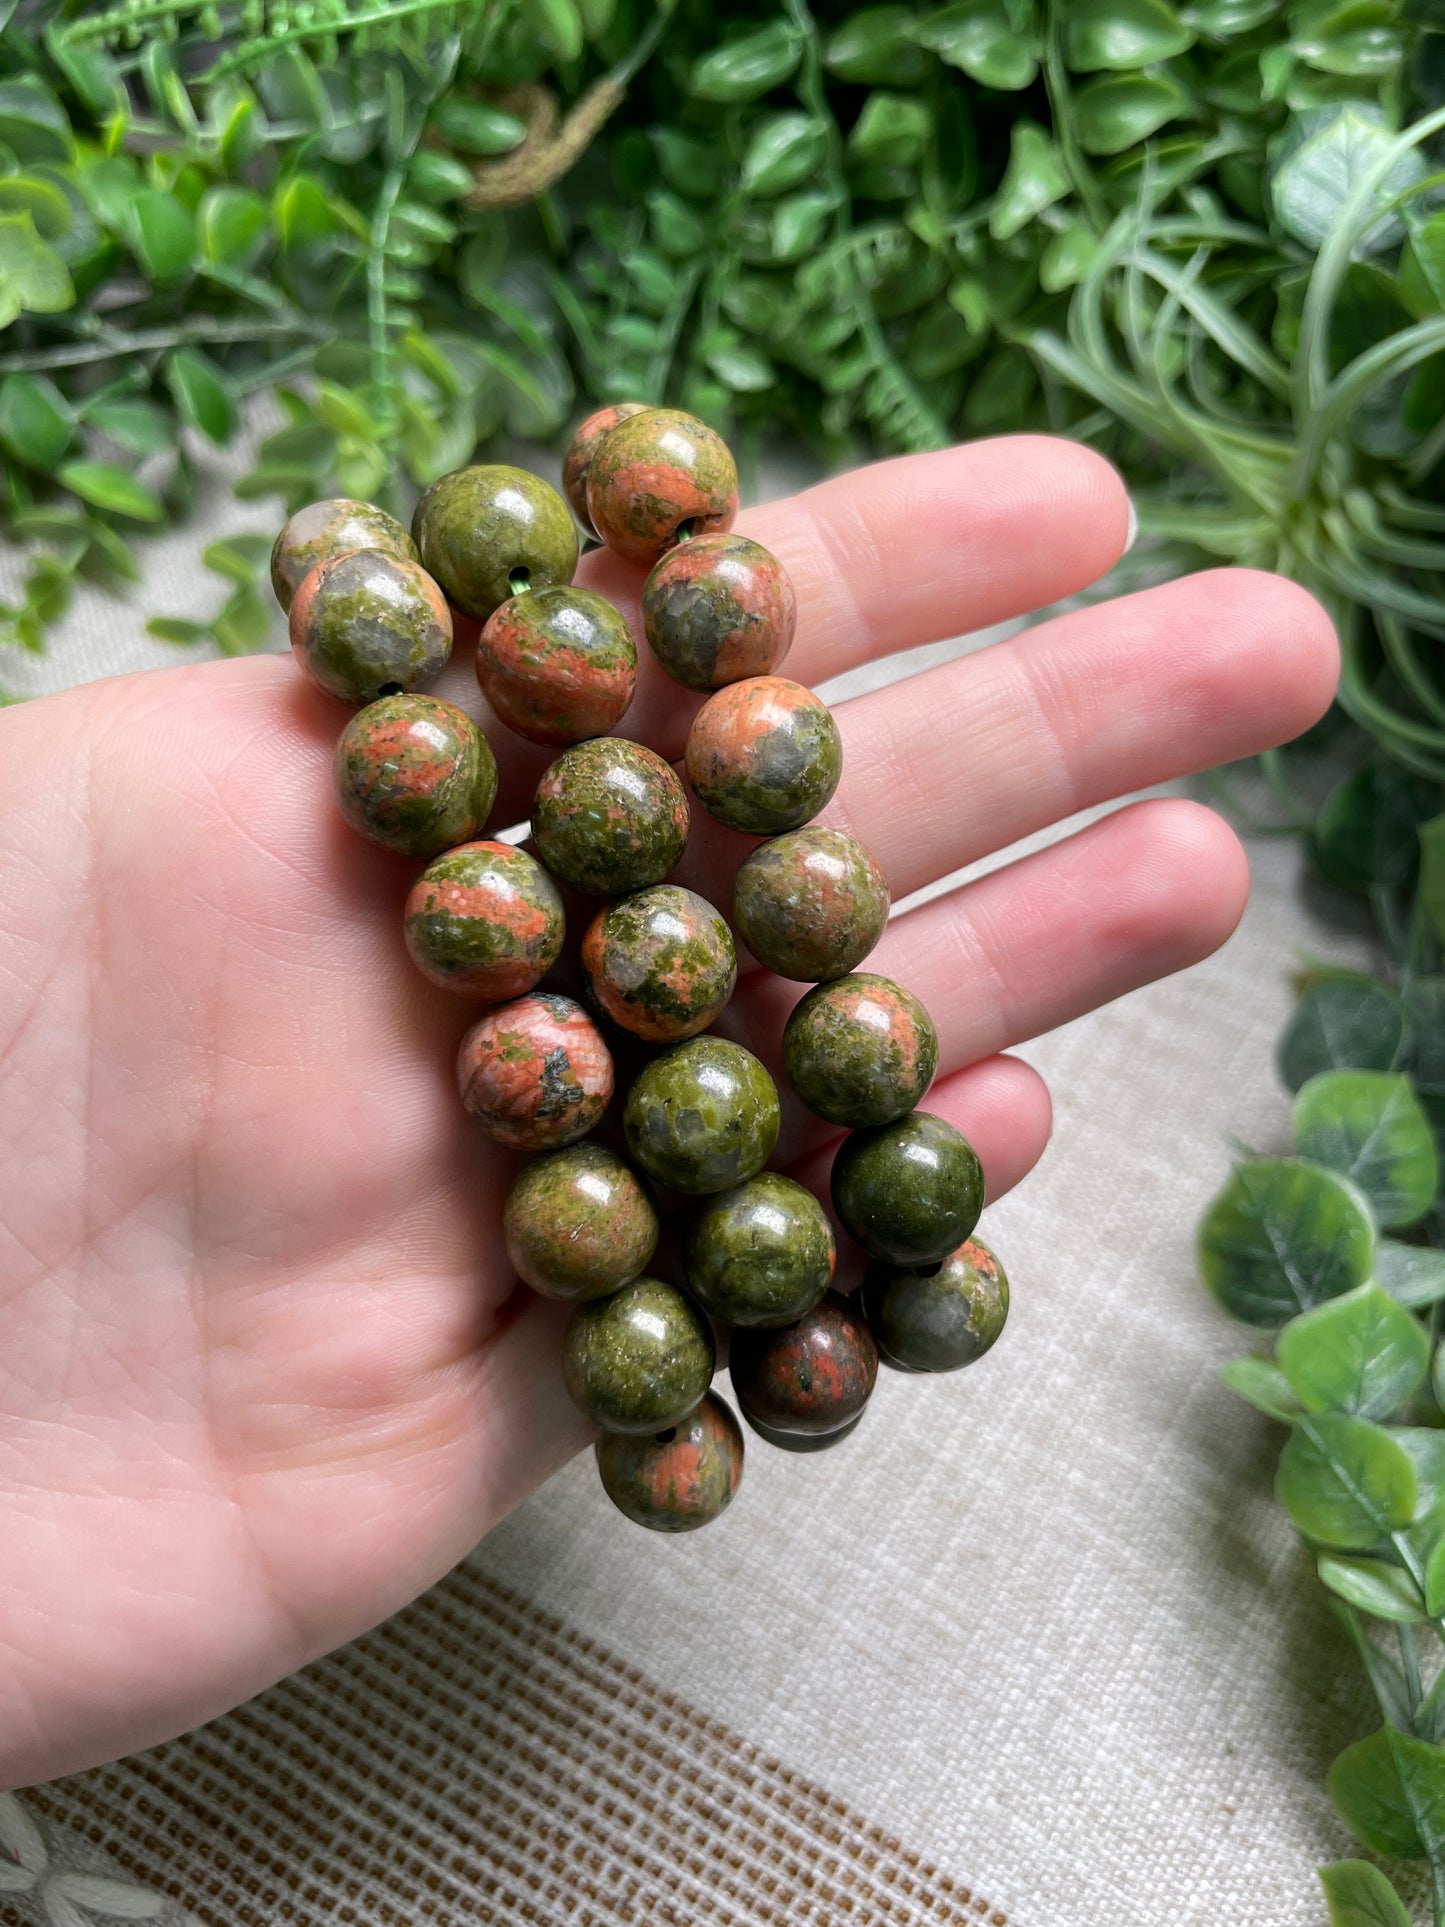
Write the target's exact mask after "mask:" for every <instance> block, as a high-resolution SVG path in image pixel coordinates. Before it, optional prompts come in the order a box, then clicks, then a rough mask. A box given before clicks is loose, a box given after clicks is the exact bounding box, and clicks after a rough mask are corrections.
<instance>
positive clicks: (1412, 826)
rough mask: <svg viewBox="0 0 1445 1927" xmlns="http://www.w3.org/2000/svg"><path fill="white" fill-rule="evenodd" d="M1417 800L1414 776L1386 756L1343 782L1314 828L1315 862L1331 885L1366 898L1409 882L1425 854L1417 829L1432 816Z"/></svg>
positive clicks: (1326, 803)
mask: <svg viewBox="0 0 1445 1927" xmlns="http://www.w3.org/2000/svg"><path fill="white" fill-rule="evenodd" d="M1417 802H1418V799H1417V794H1416V789H1415V787H1414V786H1413V785H1412V783H1411V780H1410V778H1409V777H1408V776H1406V774H1405V772H1404V771H1403V770H1401V769H1400V768H1399V767H1398V765H1395V764H1392V763H1390V762H1388V761H1387V760H1385V759H1384V758H1383V757H1378V758H1376V759H1375V760H1374V761H1373V762H1370V763H1367V764H1366V765H1365V767H1364V768H1363V769H1359V770H1356V771H1354V772H1353V774H1351V775H1349V776H1346V777H1344V778H1343V779H1342V780H1341V781H1340V782H1338V783H1337V784H1336V785H1335V787H1334V788H1333V789H1332V790H1331V791H1330V793H1329V795H1328V796H1327V797H1326V798H1325V800H1324V802H1323V803H1322V804H1321V806H1320V812H1319V815H1318V816H1317V817H1316V818H1315V828H1314V854H1315V859H1316V861H1317V862H1318V864H1319V867H1320V869H1321V870H1322V871H1323V872H1324V874H1325V876H1326V877H1327V878H1328V879H1329V881H1330V882H1331V883H1334V884H1337V885H1338V886H1339V888H1340V889H1342V890H1355V891H1358V892H1360V893H1361V894H1364V893H1366V892H1368V891H1370V890H1372V889H1374V888H1375V886H1376V885H1377V884H1386V885H1407V884H1409V883H1410V881H1411V880H1412V879H1413V877H1414V874H1415V867H1416V864H1417V863H1418V862H1419V855H1420V846H1419V841H1418V839H1417V836H1416V829H1417V826H1418V825H1419V823H1420V822H1421V820H1422V819H1423V817H1424V816H1425V815H1426V814H1429V813H1430V812H1428V811H1426V810H1423V809H1420V808H1418V807H1417Z"/></svg>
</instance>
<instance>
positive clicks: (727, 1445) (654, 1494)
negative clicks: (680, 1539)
mask: <svg viewBox="0 0 1445 1927" xmlns="http://www.w3.org/2000/svg"><path fill="white" fill-rule="evenodd" d="M596 1452H597V1470H598V1472H599V1473H600V1474H601V1478H602V1489H603V1491H604V1492H605V1493H606V1494H607V1496H608V1498H609V1499H611V1501H612V1503H613V1504H614V1505H615V1506H616V1507H617V1509H618V1511H619V1512H625V1513H626V1515H627V1517H628V1518H629V1519H631V1520H632V1521H633V1523H634V1524H635V1525H639V1526H646V1527H647V1528H648V1530H649V1531H651V1532H691V1531H693V1530H694V1528H695V1527H697V1526H705V1525H710V1524H711V1523H712V1521H713V1520H714V1519H716V1518H717V1516H718V1514H719V1513H720V1512H722V1511H723V1510H724V1509H725V1508H726V1507H727V1505H728V1504H729V1503H730V1502H731V1499H732V1496H733V1494H734V1493H735V1492H736V1491H737V1489H738V1481H739V1480H740V1479H741V1478H742V1475H743V1435H742V1430H741V1428H740V1427H739V1425H738V1422H737V1420H736V1419H735V1418H734V1417H733V1415H732V1411H731V1409H730V1408H729V1407H728V1405H727V1404H726V1403H725V1402H724V1401H723V1400H722V1399H720V1398H719V1397H718V1395H717V1393H716V1392H709V1393H708V1394H707V1396H706V1397H705V1398H704V1399H703V1400H702V1403H701V1404H700V1405H698V1406H696V1407H695V1408H694V1410H692V1411H691V1412H689V1413H688V1414H687V1416H686V1418H681V1419H679V1420H678V1422H677V1424H676V1425H669V1426H666V1427H664V1429H663V1430H662V1431H660V1432H656V1433H653V1434H651V1435H649V1436H647V1437H645V1438H629V1437H626V1436H625V1435H624V1434H622V1433H620V1432H609V1433H608V1434H606V1435H605V1436H604V1437H603V1438H600V1439H599V1440H598V1441H597V1445H596Z"/></svg>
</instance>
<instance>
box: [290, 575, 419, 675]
mask: <svg viewBox="0 0 1445 1927" xmlns="http://www.w3.org/2000/svg"><path fill="white" fill-rule="evenodd" d="M289 620H290V629H291V648H292V651H293V652H294V654H295V657H296V660H297V662H298V663H299V664H300V665H301V667H302V669H304V670H305V672H306V674H307V675H308V676H309V677H310V678H311V680H312V682H314V683H315V684H316V686H317V688H318V689H324V690H325V691H326V693H327V695H328V696H336V697H339V698H340V700H341V701H342V702H345V703H356V704H361V703H371V702H375V701H376V699H377V697H378V696H392V695H396V694H397V693H398V692H401V691H410V690H413V689H422V688H425V686H426V685H427V684H428V683H431V682H435V681H436V679H437V677H438V676H439V675H440V674H441V672H442V671H443V669H445V668H446V666H447V660H448V658H449V657H450V655H451V653H452V616H451V610H450V609H449V608H448V607H447V602H446V597H445V596H444V595H443V594H442V592H441V590H440V589H439V588H438V587H437V585H436V583H435V582H433V581H432V579H431V577H430V576H429V575H428V574H427V573H426V571H425V569H423V568H422V567H421V566H420V564H419V563H416V562H410V561H408V560H407V559H406V557H405V556H397V555H389V554H387V553H386V551H385V550H382V549H350V550H348V551H347V553H346V554H344V555H337V556H333V557H332V558H331V560H330V561H329V562H323V563H322V564H321V565H320V567H319V568H315V569H313V570H312V571H311V573H310V575H308V576H307V577H306V578H305V580H304V581H303V582H302V584H301V586H300V588H299V589H298V590H297V591H296V594H295V596H294V597H293V599H292V602H291V615H290V619H289Z"/></svg>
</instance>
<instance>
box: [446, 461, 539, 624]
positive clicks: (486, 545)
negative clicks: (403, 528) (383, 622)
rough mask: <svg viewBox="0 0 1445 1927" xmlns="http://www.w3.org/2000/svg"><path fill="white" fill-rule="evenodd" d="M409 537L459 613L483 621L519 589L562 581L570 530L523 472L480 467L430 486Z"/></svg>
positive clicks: (495, 466) (458, 471)
mask: <svg viewBox="0 0 1445 1927" xmlns="http://www.w3.org/2000/svg"><path fill="white" fill-rule="evenodd" d="M411 532H412V534H413V535H414V536H415V537H416V545H417V548H418V549H419V550H420V552H421V559H422V562H423V563H424V564H425V566H426V567H427V568H428V569H430V570H431V572H432V574H433V575H434V576H435V577H436V579H437V581H438V582H439V583H440V584H441V586H442V588H443V589H444V590H445V591H446V593H447V595H448V597H449V598H450V600H451V601H452V602H454V603H455V604H456V606H457V607H458V608H459V609H463V610H465V611H466V613H467V614H468V615H469V616H475V617H476V618H477V620H478V621H479V622H485V621H486V619H487V617H488V616H489V615H491V613H492V611H493V610H494V609H498V608H500V607H501V605H502V604H503V603H504V602H505V601H506V600H507V598H508V597H509V596H511V595H515V594H516V592H517V587H518V584H519V582H521V581H523V580H525V582H526V585H527V587H528V588H532V589H545V588H549V587H550V586H551V585H552V584H553V583H554V582H570V581H571V580H572V576H573V573H574V571H575V570H576V567H577V525H576V523H575V522H574V521H573V520H572V517H571V516H570V515H569V514H568V513H567V504H566V503H565V502H564V501H563V500H562V497H561V496H560V495H559V494H558V493H557V491H556V489H554V488H549V487H548V486H547V484H546V483H545V482H544V481H542V480H541V479H540V477H538V476H536V475H532V474H529V473H528V471H527V470H526V469H525V468H506V467H503V466H501V465H499V464H492V463H485V464H482V465H480V466H478V467H476V468H459V469H456V470H454V471H453V473H452V474H450V475H443V476H442V477H441V479H440V480H439V481H435V482H433V483H432V485H431V487H430V488H429V489H428V490H427V492H426V494H425V495H423V496H422V498H421V500H420V501H419V502H418V503H417V505H416V514H415V515H414V516H413V517H412V523H411Z"/></svg>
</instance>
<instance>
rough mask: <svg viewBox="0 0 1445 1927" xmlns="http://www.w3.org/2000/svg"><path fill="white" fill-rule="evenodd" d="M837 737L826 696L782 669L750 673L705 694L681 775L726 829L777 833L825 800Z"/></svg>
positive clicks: (835, 769) (833, 782)
mask: <svg viewBox="0 0 1445 1927" xmlns="http://www.w3.org/2000/svg"><path fill="white" fill-rule="evenodd" d="M842 773H843V739H842V738H841V736H839V734H838V725H837V724H836V723H835V722H834V721H833V717H832V715H831V713H830V711H829V709H828V706H827V704H826V703H823V702H820V701H819V700H818V698H817V697H816V696H815V695H814V694H813V692H812V690H811V689H805V688H804V687H803V685H802V684H801V683H797V682H789V681H788V679H787V677H786V676H753V677H750V678H749V679H748V680H747V681H746V682H735V683H730V684H729V685H728V687H727V688H726V689H720V690H718V692H717V694H716V695H713V696H709V697H708V699H707V701H706V702H705V703H704V704H703V706H702V708H701V709H700V710H699V711H698V712H697V715H696V716H694V718H693V721H692V728H691V729H690V730H689V732H688V738H687V780H688V782H689V783H691V784H692V787H693V790H694V791H695V793H696V795H697V799H698V801H699V802H700V803H701V804H702V806H703V808H704V809H705V810H707V811H708V813H709V815H711V816H715V817H716V818H717V820H718V822H719V823H725V824H726V825H727V827H728V828H729V829H730V830H741V831H743V832H744V833H745V834H747V835H750V836H777V835H779V834H780V833H781V832H782V831H784V830H796V829H801V827H802V826H803V824H804V823H808V822H810V821H811V820H812V818H813V817H815V816H816V815H817V814H818V812H819V810H821V809H823V808H825V807H826V805H827V803H828V802H829V800H830V799H831V797H832V795H833V792H834V791H835V790H836V789H837V787H838V779H839V777H840V776H841V775H842Z"/></svg>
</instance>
